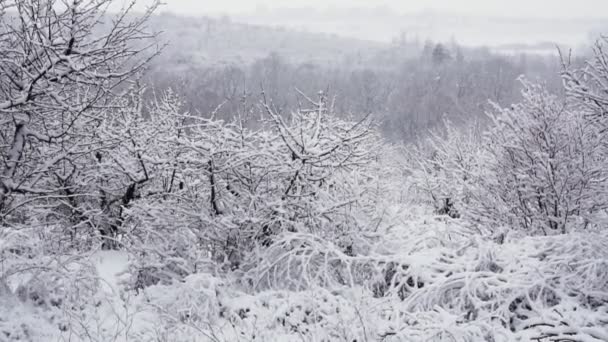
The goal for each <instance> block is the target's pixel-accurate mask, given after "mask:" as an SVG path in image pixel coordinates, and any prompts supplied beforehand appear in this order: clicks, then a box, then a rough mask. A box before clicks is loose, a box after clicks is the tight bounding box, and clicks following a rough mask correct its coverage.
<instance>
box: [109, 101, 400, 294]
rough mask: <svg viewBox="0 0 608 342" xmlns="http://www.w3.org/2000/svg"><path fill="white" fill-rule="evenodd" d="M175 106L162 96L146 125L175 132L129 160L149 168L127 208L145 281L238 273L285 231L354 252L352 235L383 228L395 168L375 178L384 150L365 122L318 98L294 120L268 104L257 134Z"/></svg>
mask: <svg viewBox="0 0 608 342" xmlns="http://www.w3.org/2000/svg"><path fill="white" fill-rule="evenodd" d="M172 101H173V99H172V98H171V97H165V98H164V99H162V100H161V101H160V104H159V105H157V106H155V107H153V108H152V109H151V110H150V118H149V120H150V121H151V126H153V127H160V129H161V130H162V129H168V130H171V131H172V132H173V134H170V133H169V132H168V131H165V132H159V131H154V133H153V134H150V135H149V137H150V139H151V140H154V141H149V142H142V143H141V145H140V146H146V148H145V152H144V151H143V150H142V152H141V153H142V154H141V157H137V158H132V164H133V165H135V166H137V163H136V161H137V159H141V162H140V164H141V165H144V164H146V165H148V167H147V170H148V174H147V175H149V178H150V185H148V186H146V187H144V189H143V190H140V193H144V194H146V193H147V194H146V195H145V196H142V198H140V199H137V200H135V201H133V202H132V205H131V203H130V205H129V207H128V208H127V207H126V206H123V207H124V210H125V213H126V216H125V218H127V221H126V222H127V224H126V225H125V226H124V229H126V231H125V239H126V240H125V241H126V243H128V244H129V245H130V246H131V247H133V248H135V249H136V250H139V251H140V252H139V253H140V254H141V258H139V260H141V264H140V265H139V266H138V267H139V268H140V269H141V272H143V274H142V276H141V279H144V278H147V279H149V280H151V281H152V282H154V281H160V280H161V279H164V280H169V279H171V278H173V277H176V278H180V277H184V276H186V275H188V274H192V273H194V272H197V271H200V270H201V267H202V268H203V269H205V270H210V269H216V268H217V269H216V270H220V269H223V270H224V271H227V270H236V269H238V268H240V267H241V265H242V263H243V262H244V260H246V259H247V257H248V254H249V253H251V252H253V251H255V250H257V249H258V247H261V248H267V247H268V246H270V245H272V243H273V241H274V240H275V239H276V237H277V236H278V235H280V234H283V233H286V232H290V233H309V234H315V235H316V236H319V237H323V238H326V239H340V240H341V241H342V242H343V249H344V251H345V252H347V251H349V252H348V253H353V252H354V251H353V250H352V249H353V246H352V243H351V242H350V241H349V239H350V238H349V236H350V234H351V233H352V232H359V231H365V230H372V229H375V228H377V227H378V226H379V225H382V224H384V222H381V221H382V218H379V217H378V216H379V215H382V213H379V206H380V203H381V202H382V203H384V199H383V197H384V198H388V195H389V192H388V191H387V192H382V193H381V192H380V191H381V189H384V188H383V187H384V186H385V184H386V180H384V179H381V178H380V177H381V175H382V174H384V175H388V174H390V173H391V172H392V171H391V170H394V169H390V168H389V169H387V170H383V171H381V173H380V172H378V171H380V170H381V169H382V166H381V164H379V160H380V159H381V157H380V152H381V151H383V149H382V148H381V147H382V145H381V143H380V139H379V138H378V137H377V136H376V133H375V130H374V128H373V126H372V122H371V121H370V119H369V118H364V119H363V120H361V121H358V122H350V121H346V120H341V119H338V118H336V117H335V116H334V115H333V114H331V113H330V112H329V111H328V109H327V108H326V107H325V99H324V97H321V100H320V102H316V103H314V105H315V108H314V110H309V111H305V110H302V111H300V112H296V113H293V115H292V116H291V118H290V120H289V121H287V120H286V119H285V118H283V117H282V116H279V115H278V114H276V113H275V112H274V110H273V109H271V107H270V106H268V105H267V106H265V107H264V110H265V111H266V115H267V117H268V119H269V120H268V123H267V125H265V126H263V127H262V128H261V129H258V130H252V129H248V128H246V125H245V124H244V122H242V121H235V122H224V121H221V120H217V119H215V118H214V117H211V118H203V117H201V116H194V115H190V114H188V113H181V112H180V111H179V108H176V107H175V106H168V105H167V104H168V102H172ZM172 103H174V102H172ZM169 107H171V108H173V109H172V110H170V111H168V110H167V108H169ZM165 121H171V122H172V123H173V124H169V123H168V122H165ZM180 132H181V133H180ZM138 139H140V138H138ZM150 146H154V148H150ZM386 150H387V151H388V149H386ZM118 154H119V155H121V154H120V153H118ZM123 164H124V163H120V164H119V165H123ZM123 167H124V166H123ZM139 170H140V171H139V172H140V175H144V173H143V172H142V171H141V170H143V167H139ZM395 177H398V176H396V175H395ZM386 221H387V220H386ZM154 272H157V273H165V274H164V275H157V276H150V275H149V273H154ZM138 273H139V271H138ZM146 274H148V275H146ZM156 278H157V279H156ZM154 279H156V280H154ZM136 282H137V281H136Z"/></svg>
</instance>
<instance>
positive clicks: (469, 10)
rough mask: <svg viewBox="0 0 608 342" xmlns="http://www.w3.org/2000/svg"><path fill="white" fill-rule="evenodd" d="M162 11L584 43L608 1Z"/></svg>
mask: <svg viewBox="0 0 608 342" xmlns="http://www.w3.org/2000/svg"><path fill="white" fill-rule="evenodd" d="M162 11H164V12H171V13H174V14H179V15H187V16H200V15H204V16H212V17H219V16H229V17H230V18H231V19H232V20H235V21H238V22H243V23H250V24H259V25H267V26H282V27H287V28H293V29H299V30H304V31H309V32H325V33H333V34H338V35H342V36H347V37H356V38H359V39H367V40H374V41H381V42H388V41H390V40H391V39H393V38H394V37H395V36H397V35H398V34H400V33H401V32H406V33H407V34H408V35H410V36H418V37H419V38H420V39H427V38H430V39H433V40H448V39H456V40H457V41H458V42H459V43H461V44H465V45H482V44H484V45H490V46H500V45H511V44H522V43H523V44H530V45H537V44H539V43H545V45H546V43H560V44H567V45H569V46H573V47H576V46H579V45H581V44H584V43H588V42H589V41H590V37H592V36H593V35H594V33H597V32H599V31H601V30H602V29H604V28H605V27H606V26H608V1H605V0H580V1H552V0H529V1H526V0H511V1H501V0H459V1H448V0H430V1H399V0H376V1H369V0H326V1H323V0H292V1H272V0H254V1H251V0H223V1H211V0H203V1H200V0H167V1H165V5H164V6H163V9H162Z"/></svg>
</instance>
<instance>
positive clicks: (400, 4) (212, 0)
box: [164, 0, 608, 18]
mask: <svg viewBox="0 0 608 342" xmlns="http://www.w3.org/2000/svg"><path fill="white" fill-rule="evenodd" d="M164 2H165V3H166V5H165V6H164V7H165V10H168V11H172V12H176V13H182V14H210V13H216V14H217V13H218V12H225V13H228V14H231V13H232V14H235V13H243V12H250V11H254V10H255V9H256V8H259V7H266V8H269V9H273V8H289V7H316V8H319V9H323V8H328V7H334V8H349V7H378V6H386V7H390V8H392V9H394V10H396V11H399V12H404V13H407V12H419V11H424V10H439V11H448V12H458V13H468V14H475V15H492V16H495V15H498V16H516V17H561V18H565V17H579V18H580V17H608V0H424V1H423V0H281V1H278V0H165V1H164Z"/></svg>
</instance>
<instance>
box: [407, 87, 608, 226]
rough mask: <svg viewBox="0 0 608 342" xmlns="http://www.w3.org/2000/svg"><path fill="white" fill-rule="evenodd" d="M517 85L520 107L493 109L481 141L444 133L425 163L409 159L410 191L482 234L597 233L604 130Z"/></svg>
mask: <svg viewBox="0 0 608 342" xmlns="http://www.w3.org/2000/svg"><path fill="white" fill-rule="evenodd" d="M522 84H523V86H524V89H523V92H522V94H523V102H521V103H518V104H514V105H512V106H511V107H510V108H500V107H499V106H495V110H494V112H493V113H491V114H490V115H491V118H492V119H493V121H492V125H491V126H490V127H489V129H488V131H487V132H486V133H485V134H484V135H483V137H481V138H476V135H475V134H473V133H474V132H467V133H459V132H457V131H455V130H454V129H450V128H448V135H447V138H446V139H443V138H440V137H434V138H432V139H431V140H430V154H431V155H430V157H428V158H425V154H423V153H421V152H417V153H414V158H413V161H414V166H413V173H412V179H413V181H414V184H415V185H416V186H417V187H418V188H419V189H422V190H423V193H425V194H427V195H428V196H429V197H430V198H431V199H432V200H433V202H434V203H437V202H439V204H438V205H437V204H436V208H437V210H438V212H440V213H443V214H449V215H450V216H452V217H459V216H463V217H464V218H465V219H467V220H468V221H470V222H471V223H472V224H474V225H476V226H477V227H479V229H481V230H484V231H488V230H489V231H496V230H500V229H502V228H504V227H509V229H513V228H515V229H523V230H525V231H527V232H528V233H529V234H555V233H565V232H566V231H569V230H572V229H579V228H590V227H593V226H595V227H597V223H598V222H599V221H598V220H599V219H600V218H601V216H602V215H604V210H605V209H606V206H607V204H608V202H607V199H608V198H607V196H606V195H607V193H608V192H607V190H608V188H607V184H606V179H607V176H608V173H607V172H606V171H605V162H604V158H605V155H606V145H605V144H604V143H603V142H602V136H603V135H602V132H601V129H599V128H598V126H597V125H595V124H593V122H591V121H589V120H588V118H587V116H586V112H585V111H584V110H581V108H580V106H579V104H578V103H577V102H575V101H570V100H563V99H559V98H558V97H557V96H554V95H551V94H549V93H548V92H547V91H546V90H545V89H544V88H543V87H542V86H540V85H535V84H532V83H530V82H527V81H525V80H523V81H522ZM427 154H428V153H427Z"/></svg>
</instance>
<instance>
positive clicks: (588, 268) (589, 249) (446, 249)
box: [142, 216, 608, 342]
mask: <svg viewBox="0 0 608 342" xmlns="http://www.w3.org/2000/svg"><path fill="white" fill-rule="evenodd" d="M365 243H366V247H365V248H364V249H361V250H364V251H365V253H361V254H360V255H357V256H351V255H348V254H346V253H344V252H342V251H341V248H340V247H339V246H337V245H336V244H334V243H333V242H331V241H325V240H322V239H318V238H315V237H314V236H310V235H305V234H300V235H297V234H286V235H285V236H282V237H281V238H280V239H279V240H277V241H276V242H275V244H276V245H272V246H270V247H269V248H267V249H266V250H265V252H266V253H268V254H264V253H261V254H259V255H258V257H259V258H260V259H255V260H252V261H251V264H252V265H259V267H257V268H256V267H252V268H249V269H248V272H247V273H245V274H244V277H243V278H241V277H242V275H239V274H235V276H236V277H237V278H236V279H225V280H223V281H221V283H218V280H217V279H216V278H213V277H210V276H207V275H201V277H202V278H198V276H192V277H189V278H187V280H186V282H185V283H174V284H172V285H167V286H162V287H150V288H148V289H146V290H144V291H145V293H146V294H148V293H151V292H150V291H152V293H155V295H154V296H148V297H146V298H148V299H149V300H150V299H151V300H150V302H149V303H142V307H144V308H145V307H146V306H148V307H149V306H150V305H151V306H153V307H154V308H155V310H159V308H164V311H163V310H161V311H159V312H165V313H167V312H171V315H170V316H169V317H172V318H171V320H167V319H163V320H161V322H162V323H159V324H164V328H163V331H165V332H166V333H167V334H169V332H171V334H169V336H171V338H172V340H174V341H186V340H187V337H186V336H201V339H203V340H205V338H208V339H209V340H214V341H232V340H234V339H236V338H242V339H253V338H255V339H262V340H264V341H274V340H276V341H291V340H294V341H295V340H301V339H302V338H304V340H320V341H323V340H328V341H352V340H354V339H356V340H363V341H365V340H370V341H371V340H384V341H420V340H428V341H445V340H452V341H481V340H484V341H504V342H507V341H531V340H536V339H540V340H543V339H546V340H547V341H551V340H559V338H562V339H568V338H569V340H571V341H577V342H585V341H594V342H599V341H603V340H604V339H605V332H604V331H606V328H608V297H606V296H607V295H606V294H607V293H608V288H607V287H606V286H607V285H606V284H608V279H607V277H608V274H607V273H606V272H605V270H606V268H607V267H608V254H607V251H608V248H607V247H608V236H607V235H606V234H605V233H592V234H584V233H568V234H564V235H558V236H539V237H529V236H526V235H525V234H513V233H510V234H507V236H506V237H505V240H504V241H503V243H502V244H501V243H497V242H494V241H490V240H487V239H486V238H484V237H483V236H481V235H479V234H477V233H472V232H471V231H470V230H469V229H468V228H464V227H461V225H460V224H459V220H452V219H449V218H448V219H445V218H443V217H441V216H438V217H434V216H423V217H417V218H416V217H412V219H411V220H410V221H409V222H408V224H406V225H404V226H402V227H400V228H390V229H387V230H384V231H382V234H379V235H378V236H368V237H367V238H366V239H365ZM256 276H257V277H256ZM209 279H212V280H213V281H210V280H209ZM195 284H203V285H200V286H199V285H195ZM220 284H221V285H220ZM178 293H179V295H178ZM191 302H192V303H194V304H190V303H191ZM201 303H202V304H201ZM197 310H198V311H197ZM180 312H187V313H188V314H187V315H183V314H180ZM209 313H211V316H209V315H208V314H209ZM180 315H181V316H180ZM180 317H181V318H180ZM189 317H195V318H196V319H190V318H189ZM197 317H204V319H199V318H197ZM169 322H172V323H169ZM189 334H190V335H189ZM205 336H207V337H205ZM209 336H213V339H211V338H209Z"/></svg>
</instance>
